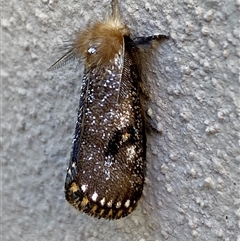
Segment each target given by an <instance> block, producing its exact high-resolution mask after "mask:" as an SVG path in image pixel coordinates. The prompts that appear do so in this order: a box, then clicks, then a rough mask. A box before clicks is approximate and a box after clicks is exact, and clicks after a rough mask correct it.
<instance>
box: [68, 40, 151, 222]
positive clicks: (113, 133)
mask: <svg viewBox="0 0 240 241" xmlns="http://www.w3.org/2000/svg"><path fill="white" fill-rule="evenodd" d="M125 41H126V42H125V49H122V51H121V52H119V53H118V54H116V55H115V58H114V59H113V60H112V62H110V63H109V64H105V65H102V66H96V67H91V68H86V69H85V74H84V78H83V84H82V90H81V96H80V104H79V111H78V120H77V124H76V130H75V137H74V143H73V149H72V154H71V159H70V164H69V168H68V171H67V177H66V183H65V194H66V199H67V200H68V201H69V202H70V203H71V204H72V205H73V206H74V207H75V208H77V209H78V210H80V211H83V212H86V213H88V214H90V215H93V216H95V217H99V218H101V217H103V218H107V219H117V218H120V217H123V216H126V215H128V214H129V213H130V212H131V211H132V210H133V209H134V208H135V207H136V205H137V201H138V200H139V198H140V196H141V193H142V189H143V182H144V173H145V155H146V138H145V132H144V122H143V116H142V110H141V105H140V99H139V93H138V92H139V86H138V85H139V83H138V81H139V74H138V70H137V66H136V65H135V63H134V58H133V56H132V50H133V48H134V46H133V42H131V40H130V39H125ZM129 43H130V44H129Z"/></svg>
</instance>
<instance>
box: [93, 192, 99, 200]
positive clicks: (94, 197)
mask: <svg viewBox="0 0 240 241" xmlns="http://www.w3.org/2000/svg"><path fill="white" fill-rule="evenodd" d="M97 197H98V194H97V193H96V192H94V193H93V195H92V200H93V201H94V202H96V200H97Z"/></svg>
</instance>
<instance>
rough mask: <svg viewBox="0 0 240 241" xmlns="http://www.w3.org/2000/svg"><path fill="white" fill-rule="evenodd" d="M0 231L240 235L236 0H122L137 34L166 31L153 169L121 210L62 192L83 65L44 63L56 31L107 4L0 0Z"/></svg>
mask: <svg viewBox="0 0 240 241" xmlns="http://www.w3.org/2000/svg"><path fill="white" fill-rule="evenodd" d="M1 4H2V5H3V4H4V5H5V6H2V39H1V54H2V59H1V66H2V67H1V76H2V85H1V94H2V113H1V126H2V136H3V142H2V145H1V156H2V173H1V180H2V185H1V187H2V190H1V194H2V199H1V200H2V205H3V206H2V209H3V210H2V211H3V212H1V215H2V217H1V221H2V240H5V241H15V240H16V241H19V240H38V241H42V240H43V241H45V240H52V241H55V240H56V241H59V240H65V241H75V240H81V241H85V240H86V241H95V240H98V241H99V240H106V241H107V240H115V241H120V240H124V241H125V240H129V241H153V240H154V241H163V240H169V241H186V240H196V241H209V240H211V241H215V240H216V241H218V240H225V241H235V240H238V241H239V240H240V234H239V222H240V194H239V191H240V190H239V188H240V181H239V177H240V173H239V171H240V169H239V163H240V153H239V149H240V148H239V145H240V144H239V143H240V141H239V139H240V137H239V133H240V130H239V128H240V123H239V119H238V118H239V116H238V115H239V111H240V100H239V96H240V93H239V86H240V84H239V53H240V51H239V49H238V52H237V47H238V48H239V40H240V30H239V22H238V21H239V14H240V11H239V8H240V1H239V0H235V1H233V0H231V1H229V0H228V1H215V0H207V1H201V0H195V1H194V0H184V1H177V0H173V1H169V0H161V1H157V0H143V1H131V0H126V1H124V3H123V2H122V3H121V4H120V5H121V9H122V12H123V15H124V19H125V22H126V23H127V24H128V26H129V27H130V28H131V29H132V30H133V34H135V35H150V34H152V33H169V34H170V35H171V37H172V38H173V39H174V41H172V40H169V41H166V42H164V43H163V44H162V45H161V46H160V47H159V49H158V52H157V53H156V60H154V61H153V62H154V64H153V71H152V73H151V78H149V86H150V87H151V96H152V102H151V103H150V105H149V109H148V113H149V114H150V115H151V117H152V119H153V121H155V122H156V123H157V126H158V128H159V129H160V130H161V131H162V134H161V135H160V134H158V133H152V134H151V135H149V136H148V153H147V159H148V164H147V165H148V171H147V179H146V185H145V188H144V195H143V197H142V199H141V201H140V203H139V205H138V207H137V209H136V210H135V211H134V212H133V213H132V214H131V215H129V216H128V217H126V218H124V219H120V220H118V221H105V220H98V219H94V218H91V217H89V216H87V215H85V214H82V213H78V212H77V211H75V209H74V208H72V207H70V205H68V203H67V202H66V201H65V199H64V188H63V187H64V179H65V172H66V168H67V164H68V159H69V155H70V150H71V140H72V136H73V133H74V128H75V121H76V110H77V106H78V100H79V90H80V85H81V77H82V69H79V68H76V64H74V63H73V64H70V65H67V66H65V67H63V68H62V69H59V70H57V71H55V72H51V73H48V72H46V71H45V70H46V69H47V68H48V67H49V66H50V65H51V64H52V63H53V62H54V61H55V60H56V59H57V58H58V57H60V56H61V55H62V52H59V48H60V47H61V46H62V45H63V43H64V42H63V40H68V39H71V38H72V36H74V32H75V31H76V30H78V29H83V28H84V27H85V26H86V25H87V24H88V23H89V22H91V21H94V20H96V19H102V18H103V17H104V16H105V15H106V13H107V12H109V10H110V5H109V1H108V0H104V1H103V2H102V3H99V1H93V0H89V1H76V0H70V1H57V0H49V1H48V0H42V1H40V0H39V1H17V0H11V1H8V2H6V3H5V2H4V1H2V2H1Z"/></svg>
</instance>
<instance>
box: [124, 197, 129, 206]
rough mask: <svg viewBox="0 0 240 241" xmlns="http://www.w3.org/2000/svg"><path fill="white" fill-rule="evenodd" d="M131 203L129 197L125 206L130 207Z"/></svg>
mask: <svg viewBox="0 0 240 241" xmlns="http://www.w3.org/2000/svg"><path fill="white" fill-rule="evenodd" d="M129 205H130V200H129V199H128V200H127V201H126V202H125V204H124V206H125V207H126V208H128V207H129Z"/></svg>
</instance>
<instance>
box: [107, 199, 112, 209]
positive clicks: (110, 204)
mask: <svg viewBox="0 0 240 241" xmlns="http://www.w3.org/2000/svg"><path fill="white" fill-rule="evenodd" d="M107 206H108V207H109V208H111V207H112V200H110V201H109V202H108V203H107Z"/></svg>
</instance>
